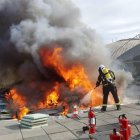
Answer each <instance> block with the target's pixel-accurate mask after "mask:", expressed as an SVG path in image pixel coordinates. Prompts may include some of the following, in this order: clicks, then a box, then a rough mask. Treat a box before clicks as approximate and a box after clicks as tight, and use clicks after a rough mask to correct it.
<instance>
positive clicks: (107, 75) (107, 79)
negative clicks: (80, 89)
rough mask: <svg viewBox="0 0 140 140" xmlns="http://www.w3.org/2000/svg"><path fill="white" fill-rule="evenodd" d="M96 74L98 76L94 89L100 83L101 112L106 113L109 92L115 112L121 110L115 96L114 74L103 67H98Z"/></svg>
mask: <svg viewBox="0 0 140 140" xmlns="http://www.w3.org/2000/svg"><path fill="white" fill-rule="evenodd" d="M98 72H99V76H98V80H97V82H96V87H98V86H99V85H100V84H101V83H102V85H103V104H102V108H101V111H106V108H107V100H108V95H109V92H111V93H112V95H113V98H114V101H115V103H116V107H117V110H120V109H121V108H120V102H119V98H118V95H117V88H116V86H115V75H114V72H113V71H111V70H109V69H107V68H106V67H105V66H104V65H100V66H99V67H98Z"/></svg>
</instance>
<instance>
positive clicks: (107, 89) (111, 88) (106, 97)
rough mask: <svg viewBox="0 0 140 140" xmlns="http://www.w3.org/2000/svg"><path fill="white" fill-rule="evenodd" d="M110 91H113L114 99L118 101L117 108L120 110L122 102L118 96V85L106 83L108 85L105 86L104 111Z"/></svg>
mask: <svg viewBox="0 0 140 140" xmlns="http://www.w3.org/2000/svg"><path fill="white" fill-rule="evenodd" d="M109 92H111V93H112V95H113V98H114V101H115V103H116V107H117V110H119V109H120V102H119V98H118V95H117V88H116V86H114V85H106V86H103V105H102V111H106V107H107V101H108V95H109Z"/></svg>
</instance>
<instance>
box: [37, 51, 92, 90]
mask: <svg viewBox="0 0 140 140" xmlns="http://www.w3.org/2000/svg"><path fill="white" fill-rule="evenodd" d="M61 52H62V48H54V50H53V51H47V50H46V49H45V48H42V49H41V51H40V55H41V58H43V59H42V62H43V65H44V66H45V67H48V66H50V67H53V68H54V69H55V70H56V71H57V73H58V74H59V75H61V76H62V77H63V78H64V79H65V81H66V82H67V83H68V85H69V87H70V88H71V89H74V88H76V87H83V88H84V89H85V90H86V91H87V92H88V91H90V90H91V89H92V88H93V86H92V84H91V82H90V81H89V80H88V77H87V75H86V74H85V70H84V67H83V66H82V65H81V64H79V63H77V64H75V65H73V66H71V67H66V66H65V63H66V62H65V61H64V59H63V58H62V56H61Z"/></svg>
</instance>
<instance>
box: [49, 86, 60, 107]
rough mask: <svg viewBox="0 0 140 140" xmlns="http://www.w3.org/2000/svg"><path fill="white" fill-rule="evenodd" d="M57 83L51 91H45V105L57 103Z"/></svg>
mask: <svg viewBox="0 0 140 140" xmlns="http://www.w3.org/2000/svg"><path fill="white" fill-rule="evenodd" d="M58 88H59V87H58V85H57V84H56V86H55V87H54V89H53V91H50V93H49V94H48V93H46V94H47V96H46V107H49V106H57V104H58V99H59V95H58Z"/></svg>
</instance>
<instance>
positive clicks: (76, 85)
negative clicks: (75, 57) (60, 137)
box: [6, 45, 101, 119]
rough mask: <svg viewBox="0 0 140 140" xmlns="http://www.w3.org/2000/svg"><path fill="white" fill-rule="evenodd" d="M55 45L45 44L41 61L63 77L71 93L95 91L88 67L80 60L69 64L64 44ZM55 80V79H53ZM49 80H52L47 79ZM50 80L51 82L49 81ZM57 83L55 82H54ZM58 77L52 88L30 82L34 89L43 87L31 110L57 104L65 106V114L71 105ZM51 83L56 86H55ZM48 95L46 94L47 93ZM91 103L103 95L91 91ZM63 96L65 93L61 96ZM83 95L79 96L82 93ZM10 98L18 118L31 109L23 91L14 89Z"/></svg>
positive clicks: (8, 97)
mask: <svg viewBox="0 0 140 140" xmlns="http://www.w3.org/2000/svg"><path fill="white" fill-rule="evenodd" d="M53 47H54V48H51V49H47V48H46V47H42V48H40V50H39V55H40V60H41V62H42V65H43V67H44V68H45V69H46V70H47V69H48V70H52V71H54V73H53V74H54V75H53V74H52V76H54V77H55V76H58V78H59V77H60V78H61V79H62V82H63V83H64V84H65V85H66V88H68V91H69V92H72V93H75V91H77V89H78V93H79V94H82V96H81V97H83V96H84V95H85V94H86V93H89V92H90V91H91V90H93V84H92V82H91V81H90V80H89V77H88V75H87V74H86V71H85V68H84V66H83V65H82V64H80V63H79V62H74V63H72V62H71V63H69V62H67V61H66V60H65V59H64V57H63V50H62V48H61V46H58V45H54V46H53ZM52 79H53V78H52ZM46 82H47V83H49V81H46ZM50 82H51V81H50ZM54 83H55V84H54ZM60 84H61V83H59V82H58V81H57V80H56V81H55V80H54V81H53V83H52V84H51V87H49V88H48V89H47V88H44V85H38V84H36V83H34V82H31V83H29V84H28V86H29V87H31V88H33V89H36V88H37V89H38V88H39V89H40V91H41V92H43V94H41V95H43V99H42V98H41V99H40V100H39V101H38V102H37V103H35V104H34V105H30V106H29V108H30V110H34V109H35V110H37V109H42V108H54V107H57V106H58V105H59V106H61V105H62V106H61V107H63V111H62V113H61V115H66V114H67V113H68V111H69V105H68V103H67V102H66V101H67V100H64V101H63V100H62V99H59V98H60V94H61V93H60V87H61V85H60ZM52 85H54V86H53V87H52ZM44 95H45V96H44ZM89 95H90V96H89V98H90V100H89V103H90V104H89V105H90V106H96V105H99V104H101V98H100V96H99V95H98V94H95V90H94V94H89ZM41 97H42V96H41ZM61 97H62V96H61ZM79 97H80V96H79ZM6 98H7V99H8V100H12V108H14V109H16V111H17V115H16V116H18V118H19V119H21V118H22V117H23V116H24V115H26V114H27V113H28V112H29V108H28V105H29V103H28V102H29V100H28V99H26V98H25V97H24V96H23V94H21V93H20V92H19V91H18V90H17V89H12V90H11V91H10V93H9V94H7V95H6Z"/></svg>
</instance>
